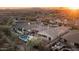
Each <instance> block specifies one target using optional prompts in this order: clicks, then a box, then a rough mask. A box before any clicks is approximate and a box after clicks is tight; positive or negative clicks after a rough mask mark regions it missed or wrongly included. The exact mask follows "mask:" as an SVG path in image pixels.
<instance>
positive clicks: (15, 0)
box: [0, 0, 79, 7]
mask: <svg viewBox="0 0 79 59" xmlns="http://www.w3.org/2000/svg"><path fill="white" fill-rule="evenodd" d="M0 7H79V0H0Z"/></svg>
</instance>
